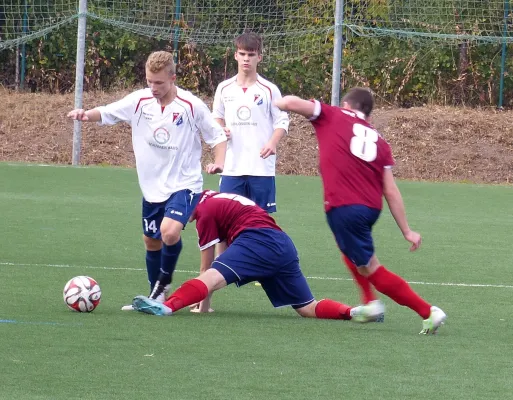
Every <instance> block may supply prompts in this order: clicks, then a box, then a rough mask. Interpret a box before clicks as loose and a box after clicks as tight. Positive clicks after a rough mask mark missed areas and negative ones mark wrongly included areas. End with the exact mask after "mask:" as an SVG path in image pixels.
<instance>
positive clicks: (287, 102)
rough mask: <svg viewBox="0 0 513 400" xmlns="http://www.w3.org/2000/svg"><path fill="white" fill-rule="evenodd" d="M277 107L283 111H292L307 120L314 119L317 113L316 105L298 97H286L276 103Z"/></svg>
mask: <svg viewBox="0 0 513 400" xmlns="http://www.w3.org/2000/svg"><path fill="white" fill-rule="evenodd" d="M274 104H275V105H276V107H278V108H279V109H280V110H282V111H291V112H293V113H296V114H299V115H302V116H304V117H306V118H312V117H313V116H314V112H315V103H314V102H312V101H309V100H303V99H302V98H300V97H297V96H285V97H282V98H281V99H278V100H276V101H275V102H274Z"/></svg>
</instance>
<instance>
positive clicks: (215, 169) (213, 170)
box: [205, 163, 224, 174]
mask: <svg viewBox="0 0 513 400" xmlns="http://www.w3.org/2000/svg"><path fill="white" fill-rule="evenodd" d="M223 169H224V167H223V166H222V165H219V164H215V163H210V164H208V165H207V167H206V168H205V171H207V174H218V173H220V172H223Z"/></svg>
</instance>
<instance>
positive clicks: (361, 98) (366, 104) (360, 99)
mask: <svg viewBox="0 0 513 400" xmlns="http://www.w3.org/2000/svg"><path fill="white" fill-rule="evenodd" d="M344 102H345V103H347V104H349V106H350V107H351V108H352V109H354V110H357V111H361V112H362V113H364V114H365V116H366V117H368V116H369V115H371V112H372V109H373V107H374V97H373V96H372V92H371V91H370V90H369V89H367V88H363V87H355V88H352V89H351V90H349V91H348V92H347V93H346V95H345V96H344V97H343V98H342V103H344Z"/></svg>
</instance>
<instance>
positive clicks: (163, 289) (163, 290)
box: [121, 285, 171, 311]
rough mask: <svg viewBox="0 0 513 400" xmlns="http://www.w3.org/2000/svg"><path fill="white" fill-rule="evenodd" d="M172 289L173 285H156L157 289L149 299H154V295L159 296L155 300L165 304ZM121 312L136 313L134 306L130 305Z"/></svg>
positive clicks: (122, 308)
mask: <svg viewBox="0 0 513 400" xmlns="http://www.w3.org/2000/svg"><path fill="white" fill-rule="evenodd" d="M170 289H171V285H166V286H161V285H156V286H155V288H154V289H153V290H152V292H151V293H150V296H149V297H150V298H152V295H155V294H156V295H157V296H156V298H155V300H156V301H158V302H160V303H163V302H165V301H166V299H167V297H168V295H169V292H170ZM121 311H134V307H133V306H132V304H128V305H126V306H123V307H121Z"/></svg>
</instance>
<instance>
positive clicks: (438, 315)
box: [419, 306, 447, 335]
mask: <svg viewBox="0 0 513 400" xmlns="http://www.w3.org/2000/svg"><path fill="white" fill-rule="evenodd" d="M446 319H447V315H446V314H445V313H444V312H443V311H442V309H440V308H438V307H435V306H431V314H429V318H428V319H425V320H424V321H422V330H421V331H420V333H419V335H434V334H435V333H436V331H437V330H438V328H440V326H442V325H443V324H444V323H445V320H446Z"/></svg>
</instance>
